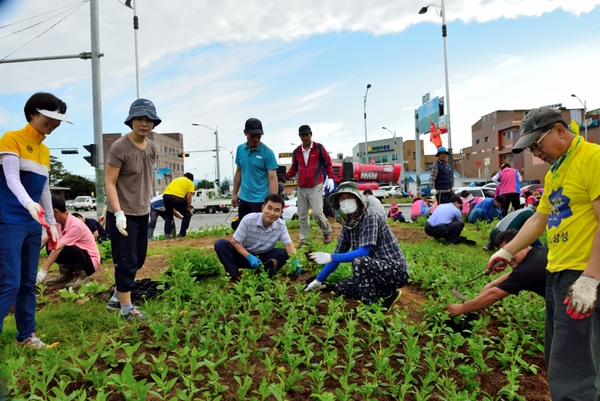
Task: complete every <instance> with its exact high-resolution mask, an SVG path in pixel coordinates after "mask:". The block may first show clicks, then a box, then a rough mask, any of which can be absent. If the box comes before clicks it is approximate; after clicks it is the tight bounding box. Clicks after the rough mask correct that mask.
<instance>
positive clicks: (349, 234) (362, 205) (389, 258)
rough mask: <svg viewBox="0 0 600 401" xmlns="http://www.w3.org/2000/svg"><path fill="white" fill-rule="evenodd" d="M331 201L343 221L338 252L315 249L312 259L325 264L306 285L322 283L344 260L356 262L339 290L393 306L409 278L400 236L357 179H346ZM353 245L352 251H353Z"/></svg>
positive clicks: (338, 291)
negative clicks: (370, 204) (368, 199)
mask: <svg viewBox="0 0 600 401" xmlns="http://www.w3.org/2000/svg"><path fill="white" fill-rule="evenodd" d="M329 203H330V204H331V207H332V209H333V210H334V212H335V215H336V218H337V219H338V222H339V223H340V224H341V225H342V230H341V231H340V236H339V238H338V242H337V245H336V247H335V252H334V253H333V254H329V253H326V252H313V253H311V254H309V255H308V257H309V259H311V260H312V261H314V262H315V263H318V264H324V265H325V266H324V267H323V269H322V270H321V272H320V273H319V274H318V275H317V278H316V279H315V280H313V281H312V282H311V283H310V284H309V285H308V286H307V287H306V289H305V291H310V290H312V289H313V288H316V287H320V286H321V284H322V283H323V281H325V280H326V279H327V277H328V276H329V275H330V274H331V273H332V272H333V271H334V270H335V269H337V267H338V265H339V264H340V263H344V262H350V263H352V276H350V277H348V278H345V279H343V280H342V281H340V282H339V283H337V285H336V286H335V292H336V293H337V294H340V295H342V296H344V297H347V298H351V299H357V300H360V301H362V302H364V303H365V304H367V305H370V304H373V303H376V302H377V301H379V300H380V299H383V302H382V306H383V307H384V308H385V309H386V310H389V309H390V308H391V307H392V305H393V304H394V303H395V302H396V301H397V300H398V299H399V298H400V294H401V293H400V291H399V290H398V289H399V288H401V287H404V286H405V285H406V283H407V282H408V266H407V263H406V259H405V258H404V254H403V253H402V251H401V250H400V246H399V245H398V240H397V239H396V237H395V236H394V234H393V233H392V231H391V229H390V227H389V226H388V225H387V223H386V221H385V218H384V217H381V216H380V215H379V214H377V213H376V212H374V211H373V210H372V209H369V208H368V207H367V205H366V200H365V199H364V197H363V196H362V195H361V193H360V192H359V190H358V186H357V185H356V183H354V182H343V183H341V184H340V186H339V187H338V192H336V193H335V194H332V195H331V197H330V198H329ZM351 249H352V251H351Z"/></svg>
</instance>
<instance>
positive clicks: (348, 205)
mask: <svg viewBox="0 0 600 401" xmlns="http://www.w3.org/2000/svg"><path fill="white" fill-rule="evenodd" d="M356 209H358V205H357V204H356V199H345V200H343V201H341V202H340V210H341V211H342V212H343V213H345V214H352V213H354V212H356Z"/></svg>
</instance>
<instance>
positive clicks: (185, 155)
mask: <svg viewBox="0 0 600 401" xmlns="http://www.w3.org/2000/svg"><path fill="white" fill-rule="evenodd" d="M177 156H178V157H183V158H184V159H185V158H186V157H190V154H189V153H177Z"/></svg>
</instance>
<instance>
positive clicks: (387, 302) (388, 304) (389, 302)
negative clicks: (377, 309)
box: [381, 289, 402, 312]
mask: <svg viewBox="0 0 600 401" xmlns="http://www.w3.org/2000/svg"><path fill="white" fill-rule="evenodd" d="M401 296H402V291H400V290H398V289H395V290H394V291H393V292H392V293H391V294H390V295H388V296H387V297H385V298H383V302H381V306H382V307H383V308H384V309H385V311H386V312H389V311H390V309H392V306H393V305H394V304H395V303H396V301H398V300H399V299H400V297H401Z"/></svg>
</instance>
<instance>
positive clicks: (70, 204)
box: [65, 199, 73, 210]
mask: <svg viewBox="0 0 600 401" xmlns="http://www.w3.org/2000/svg"><path fill="white" fill-rule="evenodd" d="M65 205H66V206H67V210H72V209H73V200H72V199H71V200H68V201H66V202H65Z"/></svg>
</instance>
